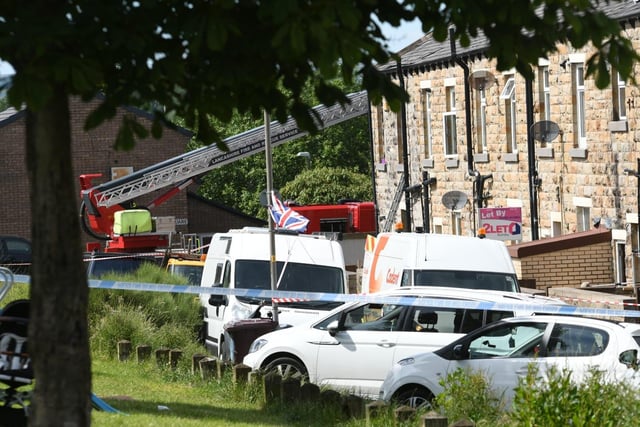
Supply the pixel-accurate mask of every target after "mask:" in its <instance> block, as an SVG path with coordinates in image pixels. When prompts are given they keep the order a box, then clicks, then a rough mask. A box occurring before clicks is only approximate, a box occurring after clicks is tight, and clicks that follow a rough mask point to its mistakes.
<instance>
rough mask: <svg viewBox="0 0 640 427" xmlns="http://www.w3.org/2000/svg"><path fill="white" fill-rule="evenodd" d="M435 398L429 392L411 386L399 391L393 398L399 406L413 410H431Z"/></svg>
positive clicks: (422, 388)
mask: <svg viewBox="0 0 640 427" xmlns="http://www.w3.org/2000/svg"><path fill="white" fill-rule="evenodd" d="M434 398H435V396H434V395H433V393H431V392H430V391H429V390H427V389H426V388H424V387H420V386H411V387H409V388H405V389H402V390H400V391H399V392H398V393H396V395H395V396H394V399H393V400H394V401H395V402H396V403H398V404H399V405H405V406H409V407H411V408H415V409H422V408H432V407H433V399H434Z"/></svg>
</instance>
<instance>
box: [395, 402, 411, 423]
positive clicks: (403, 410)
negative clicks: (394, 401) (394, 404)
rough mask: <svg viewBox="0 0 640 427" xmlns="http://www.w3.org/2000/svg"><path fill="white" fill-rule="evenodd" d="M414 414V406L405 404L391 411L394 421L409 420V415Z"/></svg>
mask: <svg viewBox="0 0 640 427" xmlns="http://www.w3.org/2000/svg"><path fill="white" fill-rule="evenodd" d="M415 415H416V410H415V408H412V407H411V406H406V405H402V406H399V407H398V408H396V409H395V410H394V411H393V417H394V419H395V420H396V422H404V421H407V420H410V419H411V417H414V416H415Z"/></svg>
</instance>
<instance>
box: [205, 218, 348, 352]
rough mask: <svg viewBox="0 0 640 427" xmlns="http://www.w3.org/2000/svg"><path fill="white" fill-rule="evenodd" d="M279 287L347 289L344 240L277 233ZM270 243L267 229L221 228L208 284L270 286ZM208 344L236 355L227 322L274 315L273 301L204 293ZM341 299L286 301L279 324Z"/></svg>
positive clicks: (210, 261)
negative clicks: (221, 231)
mask: <svg viewBox="0 0 640 427" xmlns="http://www.w3.org/2000/svg"><path fill="white" fill-rule="evenodd" d="M275 258H276V265H277V278H278V281H277V290H283V291H299V292H323V293H338V294H342V293H347V289H348V283H347V271H346V269H345V265H344V256H343V253H342V248H341V246H340V244H339V243H338V242H337V241H335V240H330V239H328V238H327V237H325V236H316V235H305V234H291V233H290V232H289V233H282V232H275ZM270 259H271V244H270V236H269V232H268V230H267V229H264V228H251V227H247V228H243V229H238V230H230V231H229V232H227V233H217V234H215V235H214V236H213V238H212V240H211V243H210V245H209V251H208V253H207V258H206V261H205V265H204V270H203V272H202V282H201V286H203V287H212V286H218V287H223V288H227V289H230V290H231V289H267V290H268V289H271V274H270ZM200 299H201V302H202V305H203V307H204V323H205V324H204V329H205V331H206V332H205V337H204V341H205V345H206V347H207V348H208V349H209V351H210V352H211V353H212V354H213V355H216V356H218V357H220V358H222V359H223V360H229V359H231V358H232V357H231V356H232V354H233V353H232V349H230V348H229V345H230V342H228V341H229V340H228V339H226V338H225V336H226V334H225V333H224V332H225V325H227V324H228V323H229V322H232V321H237V320H243V319H249V318H256V317H260V318H269V317H273V313H272V310H273V305H272V301H271V300H270V299H269V300H268V301H266V300H264V299H259V298H250V297H246V296H235V295H232V294H230V295H212V294H201V296H200ZM340 304H341V303H340V302H322V301H286V302H284V301H281V302H279V303H278V305H277V307H278V322H279V324H280V325H296V324H299V323H301V322H305V321H309V320H313V319H315V318H316V317H318V316H320V315H321V314H323V313H326V312H327V311H328V310H331V309H333V308H335V307H336V306H338V305H340Z"/></svg>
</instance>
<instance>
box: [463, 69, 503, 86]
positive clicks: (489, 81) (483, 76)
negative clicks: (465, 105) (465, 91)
mask: <svg viewBox="0 0 640 427" xmlns="http://www.w3.org/2000/svg"><path fill="white" fill-rule="evenodd" d="M495 82H496V78H495V77H494V76H493V74H491V72H489V71H487V70H478V71H474V72H473V73H471V75H470V76H469V84H470V85H471V87H472V88H474V89H475V90H477V91H480V90H487V89H489V88H490V87H491V86H493V84H494V83H495Z"/></svg>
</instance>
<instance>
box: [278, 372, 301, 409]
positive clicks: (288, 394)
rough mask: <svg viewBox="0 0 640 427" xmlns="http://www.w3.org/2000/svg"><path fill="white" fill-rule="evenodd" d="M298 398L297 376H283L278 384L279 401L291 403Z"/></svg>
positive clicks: (298, 382) (298, 384) (298, 383)
mask: <svg viewBox="0 0 640 427" xmlns="http://www.w3.org/2000/svg"><path fill="white" fill-rule="evenodd" d="M299 400H300V380H299V379H297V378H291V377H288V378H283V379H282V383H281V385H280V401H281V402H282V403H293V402H297V401H299Z"/></svg>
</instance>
